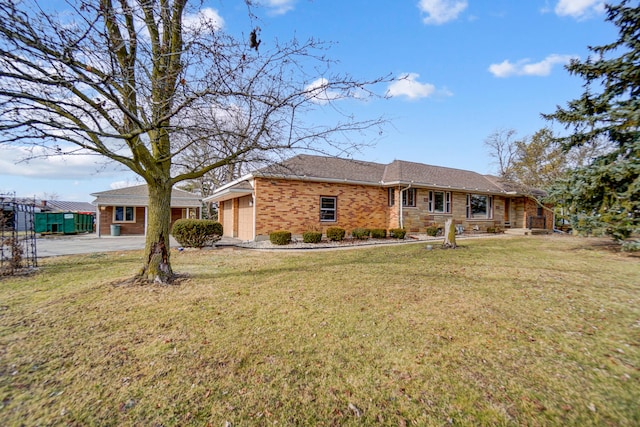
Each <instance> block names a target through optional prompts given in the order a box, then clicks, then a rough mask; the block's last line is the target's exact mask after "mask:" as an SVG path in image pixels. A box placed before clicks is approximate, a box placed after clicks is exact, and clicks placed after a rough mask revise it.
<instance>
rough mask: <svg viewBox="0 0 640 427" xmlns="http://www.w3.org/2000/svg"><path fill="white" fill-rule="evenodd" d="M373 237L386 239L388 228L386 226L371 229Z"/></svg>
mask: <svg viewBox="0 0 640 427" xmlns="http://www.w3.org/2000/svg"><path fill="white" fill-rule="evenodd" d="M371 237H372V238H373V239H384V238H385V237H387V230H385V229H384V228H374V229H372V230H371Z"/></svg>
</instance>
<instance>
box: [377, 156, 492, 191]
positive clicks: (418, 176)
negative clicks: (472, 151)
mask: <svg viewBox="0 0 640 427" xmlns="http://www.w3.org/2000/svg"><path fill="white" fill-rule="evenodd" d="M383 181H384V182H385V183H396V182H398V183H405V184H408V183H411V184H414V185H419V186H427V187H441V188H454V189H459V190H477V191H486V192H491V193H502V192H504V191H505V189H504V188H502V187H500V186H498V185H496V184H495V183H494V182H492V181H491V180H489V179H487V177H486V176H485V175H482V174H479V173H477V172H473V171H468V170H464V169H453V168H446V167H442V166H432V165H425V164H422V163H414V162H407V161H404V160H395V161H394V162H393V163H391V164H389V165H388V166H387V168H386V170H385V175H384V177H383Z"/></svg>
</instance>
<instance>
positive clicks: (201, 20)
mask: <svg viewBox="0 0 640 427" xmlns="http://www.w3.org/2000/svg"><path fill="white" fill-rule="evenodd" d="M182 24H183V25H184V27H185V29H187V30H190V29H191V30H195V29H197V28H199V27H201V26H204V25H206V26H210V27H212V28H214V29H215V30H219V29H221V28H222V27H224V19H222V17H221V16H220V15H219V14H218V11H217V10H215V9H211V8H210V7H205V8H204V9H200V10H199V11H198V13H191V14H187V15H185V16H184V17H183V18H182Z"/></svg>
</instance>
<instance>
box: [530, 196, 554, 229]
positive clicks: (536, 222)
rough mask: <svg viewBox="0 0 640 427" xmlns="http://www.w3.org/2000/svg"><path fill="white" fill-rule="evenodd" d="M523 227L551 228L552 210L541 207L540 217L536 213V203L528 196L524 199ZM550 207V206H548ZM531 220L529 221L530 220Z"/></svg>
mask: <svg viewBox="0 0 640 427" xmlns="http://www.w3.org/2000/svg"><path fill="white" fill-rule="evenodd" d="M523 205H524V225H523V227H524V228H529V225H530V223H531V225H532V227H531V228H545V229H547V230H553V212H551V211H550V210H549V209H544V208H543V209H542V217H544V219H543V218H542V217H541V216H539V215H538V207H539V205H538V203H537V202H536V201H535V200H533V199H529V198H525V199H524V203H523ZM548 208H550V206H548ZM530 218H532V220H530ZM530 221H531V222H530Z"/></svg>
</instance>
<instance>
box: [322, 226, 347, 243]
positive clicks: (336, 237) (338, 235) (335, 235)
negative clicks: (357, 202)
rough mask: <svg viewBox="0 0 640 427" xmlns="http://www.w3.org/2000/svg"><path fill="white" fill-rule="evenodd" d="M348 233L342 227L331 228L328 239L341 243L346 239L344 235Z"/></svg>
mask: <svg viewBox="0 0 640 427" xmlns="http://www.w3.org/2000/svg"><path fill="white" fill-rule="evenodd" d="M346 233H347V232H346V231H345V229H344V228H340V227H329V228H327V239H329V240H333V241H334V242H339V241H341V240H342V239H344V235H345V234H346Z"/></svg>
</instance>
